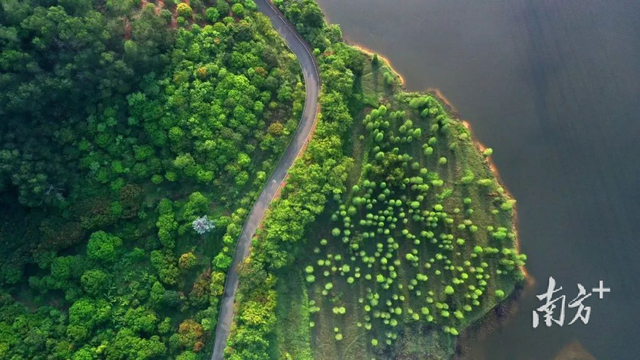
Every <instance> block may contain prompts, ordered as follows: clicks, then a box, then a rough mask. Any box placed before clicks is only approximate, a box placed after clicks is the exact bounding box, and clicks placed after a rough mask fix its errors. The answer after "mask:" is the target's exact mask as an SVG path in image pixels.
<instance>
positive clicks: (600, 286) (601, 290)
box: [591, 280, 611, 299]
mask: <svg viewBox="0 0 640 360" xmlns="http://www.w3.org/2000/svg"><path fill="white" fill-rule="evenodd" d="M598 286H599V287H597V288H593V289H591V291H593V292H596V293H598V296H599V297H600V299H602V295H603V293H606V292H611V288H606V287H604V284H603V283H602V280H600V285H598Z"/></svg>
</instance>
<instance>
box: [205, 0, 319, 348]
mask: <svg viewBox="0 0 640 360" xmlns="http://www.w3.org/2000/svg"><path fill="white" fill-rule="evenodd" d="M254 1H255V2H256V4H257V5H258V9H259V10H260V12H262V13H263V14H264V15H266V16H267V17H269V19H270V20H271V23H272V24H273V27H274V28H275V29H276V31H277V32H278V33H279V34H280V36H281V37H282V38H283V39H284V40H285V42H286V44H287V46H288V47H289V48H290V49H291V50H292V51H293V52H294V53H295V54H296V56H297V58H298V62H299V63H300V66H301V67H302V74H303V76H304V83H305V88H306V93H307V94H306V97H305V100H304V109H303V110H302V118H301V119H300V123H299V124H298V129H297V130H296V133H295V134H294V135H293V138H292V139H291V142H290V143H289V146H288V147H287V150H285V152H284V154H283V155H282V157H281V158H280V161H279V162H278V165H277V166H276V169H275V170H274V172H273V173H272V174H271V176H270V177H269V179H268V180H267V183H266V184H265V186H264V188H263V189H262V192H261V193H260V196H259V197H258V200H257V201H256V202H255V204H254V205H253V208H252V209H251V212H250V213H249V217H248V218H247V220H246V222H245V224H244V227H243V228H242V232H241V233H240V237H239V238H238V242H237V246H236V253H235V255H234V257H233V262H232V263H231V267H230V268H229V273H228V274H227V280H226V282H225V286H224V294H223V297H222V304H221V305H220V314H219V316H218V325H217V327H216V337H215V342H214V344H213V354H212V355H211V359H212V360H222V356H223V354H224V349H225V347H226V345H227V338H228V337H229V329H230V327H231V323H232V321H233V315H234V313H233V310H234V301H235V298H236V291H237V290H238V272H237V271H236V268H237V266H238V264H240V263H241V262H242V261H243V260H244V259H245V258H246V257H247V255H249V248H250V245H251V239H252V238H253V236H254V235H255V233H256V230H257V228H258V226H259V225H260V223H261V222H262V219H263V217H264V215H265V212H266V210H267V208H268V207H269V204H270V203H271V200H273V197H274V195H275V193H276V191H277V190H278V188H279V187H280V185H281V184H282V182H283V181H284V178H285V176H286V174H287V171H288V170H289V168H290V167H291V165H293V162H294V161H295V159H296V157H297V156H298V154H299V153H300V151H301V150H302V148H303V146H304V144H305V143H306V141H307V139H308V138H309V136H310V135H311V130H312V129H313V126H314V124H315V122H316V113H317V109H318V95H319V94H320V76H319V75H318V67H317V65H316V62H315V58H314V57H313V55H312V54H311V49H310V48H309V46H308V45H307V44H306V42H304V41H303V40H302V37H301V36H300V35H298V33H297V32H296V31H295V27H294V26H293V25H291V24H290V23H289V22H288V21H287V20H285V19H284V16H283V15H282V14H281V13H280V11H279V10H276V9H275V7H274V6H273V5H272V4H271V3H270V2H269V0H254Z"/></svg>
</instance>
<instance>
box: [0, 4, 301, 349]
mask: <svg viewBox="0 0 640 360" xmlns="http://www.w3.org/2000/svg"><path fill="white" fill-rule="evenodd" d="M0 5H1V6H0V119H1V120H0V244H1V247H2V253H1V254H0V258H1V259H2V262H1V263H0V335H1V336H0V358H2V359H16V360H17V359H74V360H84V359H98V358H100V359H158V358H165V359H168V358H171V359H173V358H177V359H182V360H185V359H197V358H206V357H207V356H206V353H208V352H210V350H211V349H210V346H209V344H210V342H211V337H212V335H211V332H212V329H214V328H215V324H216V318H217V311H218V301H219V297H220V295H221V292H222V286H223V284H224V277H225V273H226V270H227V269H228V267H229V264H230V262H231V256H232V254H233V251H234V242H235V239H236V237H237V235H238V234H239V232H240V228H241V226H242V224H243V222H244V218H245V217H246V215H247V213H248V210H249V209H250V207H251V204H252V203H253V201H254V200H255V198H256V197H257V194H258V193H259V190H260V189H261V187H262V185H263V183H264V182H265V180H266V178H267V176H268V174H270V172H271V171H272V169H273V167H274V166H275V163H276V161H277V159H278V158H279V156H280V154H281V153H282V151H283V150H284V149H285V147H286V146H287V144H288V141H289V139H290V136H291V135H292V134H293V132H294V131H295V128H296V126H297V119H298V118H299V116H300V112H301V110H302V107H303V102H304V86H303V84H302V82H301V81H302V77H301V73H300V69H299V66H298V64H297V62H296V60H295V58H294V56H293V55H292V54H291V53H290V52H289V51H288V49H287V48H286V46H285V45H284V43H283V42H282V41H281V39H280V38H279V37H278V35H277V33H276V32H275V31H274V30H273V28H272V26H271V24H270V22H269V21H268V19H267V18H266V17H264V16H262V15H261V14H259V13H258V12H256V6H255V4H254V3H253V1H251V0H246V1H234V0H231V1H225V0H216V1H199V0H191V1H185V2H174V1H172V0H165V1H162V0H159V1H156V2H155V3H152V2H150V1H146V0H143V1H140V0H137V1H136V0H107V1H92V0H26V1H23V0H0Z"/></svg>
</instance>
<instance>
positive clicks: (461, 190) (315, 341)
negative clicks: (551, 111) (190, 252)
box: [273, 61, 526, 360]
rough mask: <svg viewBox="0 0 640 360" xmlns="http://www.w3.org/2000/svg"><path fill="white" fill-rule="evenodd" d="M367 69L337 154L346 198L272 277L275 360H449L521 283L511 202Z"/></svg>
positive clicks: (390, 80) (427, 107) (429, 118)
mask: <svg viewBox="0 0 640 360" xmlns="http://www.w3.org/2000/svg"><path fill="white" fill-rule="evenodd" d="M399 82H400V81H399V78H398V77H397V75H395V74H394V73H393V71H392V70H391V69H390V68H389V67H388V66H387V64H385V63H384V62H381V61H378V63H377V64H374V65H372V63H371V61H368V62H367V64H366V67H365V71H364V73H363V75H362V76H361V77H360V78H359V79H358V82H357V84H356V86H355V89H356V91H358V92H360V93H361V97H360V98H361V99H362V104H359V105H360V106H357V105H358V104H356V106H353V104H352V109H356V110H357V111H358V113H357V114H356V115H355V117H354V126H353V129H352V131H351V132H350V138H349V141H348V142H347V145H346V148H345V151H346V152H347V153H348V154H350V156H351V157H352V158H353V159H354V166H353V167H352V168H351V169H350V172H349V177H348V184H347V185H348V186H347V188H348V189H350V191H348V193H347V194H344V195H343V196H342V197H341V199H340V200H337V201H331V202H330V203H329V204H328V206H327V208H326V209H325V213H324V214H323V215H322V216H321V217H319V218H318V219H317V220H316V221H315V222H314V224H312V226H311V227H310V229H308V231H307V234H308V235H307V244H306V246H304V249H306V250H305V251H304V253H303V254H299V255H298V256H297V261H296V263H295V265H294V266H293V267H291V268H288V269H286V270H285V271H282V272H281V273H280V274H278V278H279V281H278V288H277V291H278V307H277V316H278V322H277V341H276V342H275V345H274V349H273V351H274V355H276V357H278V358H281V359H289V358H290V359H327V360H329V359H331V360H333V359H395V358H402V359H413V358H415V359H424V358H429V359H431V358H433V359H440V358H448V357H450V356H451V355H452V352H453V343H454V340H455V336H457V335H458V334H459V333H460V331H462V330H463V329H464V328H466V327H467V326H468V325H469V324H471V323H473V322H474V321H476V320H478V319H479V318H481V317H483V316H484V315H485V314H486V313H487V312H488V311H489V310H491V309H492V308H493V307H495V306H496V305H497V304H498V303H499V302H500V301H502V300H503V299H504V298H505V297H506V296H508V295H509V294H511V293H512V292H513V291H514V289H515V287H516V285H517V284H518V282H520V281H521V280H523V273H522V272H521V269H520V266H522V265H523V264H524V260H525V259H526V257H525V256H523V255H518V254H517V251H516V241H517V239H516V237H517V234H516V229H515V228H514V216H515V214H514V210H513V204H514V201H513V200H512V199H510V197H509V195H508V194H507V193H506V191H505V190H504V189H503V188H502V187H501V186H500V184H499V183H498V181H497V179H496V178H495V176H494V174H493V173H492V171H491V168H490V166H489V163H488V161H487V156H489V155H490V150H489V151H487V152H485V154H483V153H481V151H480V149H479V148H478V147H477V145H476V143H474V142H473V141H472V140H471V136H470V133H469V131H468V130H467V129H466V128H465V127H464V125H463V123H462V122H461V121H459V120H457V119H455V118H452V116H451V115H450V114H449V113H448V112H447V110H446V109H445V108H444V107H443V105H442V104H441V102H440V101H439V100H438V99H436V98H435V97H434V96H432V95H427V94H419V93H406V92H404V91H402V90H401V88H400V87H399Z"/></svg>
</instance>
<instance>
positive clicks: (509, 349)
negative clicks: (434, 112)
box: [319, 0, 640, 360]
mask: <svg viewBox="0 0 640 360" xmlns="http://www.w3.org/2000/svg"><path fill="white" fill-rule="evenodd" d="M319 3H320V4H321V6H322V7H323V9H324V10H325V12H326V14H327V17H328V19H329V20H330V21H331V22H334V23H339V24H341V26H342V29H343V32H344V35H345V37H346V38H347V39H348V40H350V41H352V42H355V43H359V44H362V45H364V46H366V47H368V48H371V49H372V50H374V51H376V52H379V53H381V54H384V55H385V56H386V57H388V58H389V59H390V60H391V62H392V64H393V66H394V67H395V68H396V70H398V71H399V72H400V73H401V74H402V75H403V76H404V78H405V79H406V86H407V88H408V89H410V90H424V89H427V88H432V87H433V88H439V89H440V90H442V92H443V93H444V95H445V96H446V97H447V98H448V99H449V100H450V101H451V102H452V104H453V105H454V106H455V107H456V108H457V110H458V111H459V113H460V114H461V115H462V117H463V118H465V119H467V120H469V122H470V123H471V124H472V125H473V128H474V133H475V136H476V138H478V139H479V140H480V141H482V142H483V143H485V144H486V145H488V146H491V147H493V148H494V150H495V153H494V161H495V162H496V164H497V166H498V169H499V170H500V173H501V176H502V178H503V181H504V182H505V183H506V185H507V187H508V188H509V189H510V190H511V192H512V193H513V194H514V196H515V197H516V199H517V200H518V216H519V221H520V237H521V242H522V249H523V251H524V252H525V253H527V254H528V256H529V262H528V266H527V267H528V270H529V272H530V273H531V274H532V275H533V277H534V278H535V279H536V284H535V285H534V286H533V288H532V290H531V291H529V292H526V293H525V294H524V295H523V297H522V299H521V300H520V302H519V312H518V313H517V315H515V316H514V318H513V319H512V320H511V321H510V322H508V323H507V324H506V325H503V326H502V327H500V328H499V329H498V330H496V331H495V332H493V333H491V334H490V335H489V336H488V337H487V338H486V339H485V340H483V341H479V342H477V343H475V344H474V345H473V348H472V349H470V350H469V351H468V352H467V354H466V355H465V356H466V357H467V358H471V359H492V360H493V359H497V360H501V359H527V360H529V359H535V360H539V359H542V360H544V359H552V358H554V356H555V355H556V354H557V353H558V351H560V349H561V348H562V347H563V346H565V345H567V344H568V343H571V342H574V341H576V340H577V341H580V343H581V344H582V346H583V347H584V348H585V349H586V350H588V351H589V352H590V353H591V354H592V355H593V356H594V357H595V358H597V359H599V360H608V359H616V360H617V359H638V358H639V355H638V354H640V340H638V339H637V337H638V335H640V331H639V329H640V310H639V307H638V306H639V304H640V285H639V281H640V278H639V273H640V255H639V254H640V239H639V236H640V1H638V0H634V1H620V0H610V1H595V0H557V1H550V0H540V1H533V0H530V1H523V0H482V1H455V0H446V1H444V0H442V1H435V0H319ZM549 276H553V277H554V278H555V279H556V280H557V282H558V283H559V285H562V286H563V287H564V290H563V292H564V294H565V295H567V298H568V299H567V301H569V300H571V299H573V297H575V296H576V295H577V292H578V288H577V286H576V284H577V283H581V284H583V285H584V286H585V287H586V288H587V289H589V290H590V289H591V288H593V287H596V286H597V284H598V281H599V280H603V281H604V284H605V286H607V287H610V288H611V289H612V290H611V293H610V294H605V295H604V299H602V300H599V299H598V298H597V296H595V294H594V296H592V297H590V298H589V299H587V300H585V305H589V306H591V307H592V313H591V319H590V321H589V323H588V324H587V325H584V324H582V323H581V322H579V321H578V322H577V323H575V324H573V325H571V326H568V325H567V323H568V322H569V321H570V320H571V319H572V318H573V314H574V312H573V311H574V309H568V310H567V317H569V318H568V319H566V322H565V325H564V327H562V328H559V327H557V326H556V327H553V328H550V329H548V328H546V327H544V326H543V327H542V328H541V327H539V328H538V329H533V328H532V324H531V312H532V310H533V309H534V308H535V307H537V306H540V305H541V303H539V302H538V300H537V299H536V298H535V294H540V293H542V292H543V291H544V290H545V288H546V285H547V279H548V277H549Z"/></svg>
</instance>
